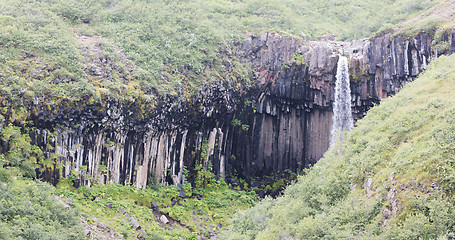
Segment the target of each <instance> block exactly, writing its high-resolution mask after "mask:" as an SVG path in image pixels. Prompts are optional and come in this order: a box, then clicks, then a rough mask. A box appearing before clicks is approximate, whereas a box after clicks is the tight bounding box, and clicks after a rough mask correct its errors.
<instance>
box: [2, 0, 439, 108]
mask: <svg viewBox="0 0 455 240" xmlns="http://www.w3.org/2000/svg"><path fill="white" fill-rule="evenodd" d="M434 2H435V1H434V0H418V1H415V0H413V1H411V0H400V1H392V0H389V1H381V2H378V1H374V0H356V1H353V0H340V1H337V2H336V3H334V2H333V1H316V0H311V1H303V2H302V1H297V0H286V1H278V0H267V1H257V0H244V1H234V0H216V1H203V0H191V1H164V0H159V1H152V2H150V1H146V0H138V1H131V0H123V1H119V0H116V1H112V0H102V1H92V0H78V1H76V0H46V1H28V0H14V1H13V0H4V1H1V2H0V76H1V80H2V81H1V84H0V87H1V88H0V90H1V91H2V96H6V97H3V99H0V100H2V101H3V102H5V103H4V104H3V105H8V104H7V103H6V102H9V103H10V104H14V102H15V101H16V102H17V101H25V102H27V101H28V102H27V103H28V104H31V102H33V101H32V99H33V97H37V98H38V99H41V100H42V101H44V102H50V101H54V102H55V103H56V104H57V105H58V104H60V103H62V102H63V103H66V102H68V101H69V102H72V101H78V100H80V99H81V98H84V100H89V99H90V98H91V99H92V100H91V101H92V102H93V101H95V102H96V101H98V100H100V99H102V98H103V97H106V95H107V96H113V97H116V98H122V97H124V96H123V95H124V93H125V92H127V93H133V94H132V95H134V96H137V95H140V94H137V93H139V92H145V93H147V94H150V89H151V88H155V89H157V90H159V91H161V93H169V92H173V89H175V88H179V87H180V84H181V83H182V82H187V83H188V84H187V85H189V86H190V87H191V88H192V89H191V91H194V89H197V87H198V86H200V84H201V83H203V82H205V81H210V80H216V79H226V78H227V79H228V80H229V79H242V78H248V73H247V72H245V71H244V69H242V67H241V66H240V65H239V64H238V63H236V61H235V60H234V62H233V63H231V64H234V69H233V70H230V71H227V70H224V69H223V67H222V61H223V60H222V56H220V54H219V51H220V50H221V49H222V50H223V51H227V52H229V47H227V46H225V43H227V42H229V41H232V40H233V39H238V38H239V37H244V36H245V35H246V33H247V32H251V31H253V32H257V31H264V30H267V31H278V32H281V33H284V34H293V35H295V36H300V35H302V34H303V35H306V36H308V37H311V38H316V37H318V36H320V35H322V34H325V33H327V32H331V33H336V34H339V35H340V37H341V38H342V39H355V38H361V37H367V36H370V35H371V34H372V33H373V32H375V31H377V30H378V29H379V28H381V27H382V26H384V25H387V24H389V25H390V24H394V23H397V22H399V21H400V20H403V19H404V18H405V17H406V16H408V15H409V14H412V13H414V12H416V11H419V10H421V9H425V8H427V7H428V6H431V5H433V4H434ZM84 21H85V22H87V23H83V22H84ZM80 36H88V37H93V36H101V37H102V39H99V42H98V41H96V42H94V45H96V46H98V49H100V51H95V53H92V54H91V55H92V56H91V57H90V56H88V57H87V56H86V55H87V54H86V53H84V51H83V50H81V49H82V47H81V46H80V45H78V43H77V40H76V39H77V38H78V37H80ZM110 49H115V50H116V51H111V50H110ZM119 52H120V53H124V54H125V55H124V56H125V57H126V58H127V59H129V60H131V63H132V64H133V65H134V66H135V67H133V68H134V71H132V72H131V71H129V70H128V67H127V65H128V64H127V63H125V62H124V61H123V60H122V57H119V55H122V54H119ZM89 55H90V54H89ZM93 55H95V58H96V57H99V58H100V59H105V60H106V59H107V60H109V61H113V62H115V63H116V64H117V65H120V67H115V68H114V69H113V73H112V74H111V75H112V76H111V77H103V78H102V79H101V80H99V79H98V77H97V76H95V77H93V76H92V75H93V73H92V72H91V66H90V63H91V62H93V61H94V57H93ZM206 66H209V68H206ZM125 69H127V70H125ZM182 73H183V74H182ZM57 83H58V84H57ZM124 98H125V99H129V96H126V97H124ZM152 100H153V99H151V98H150V97H147V96H146V101H149V102H150V101H152ZM35 102H36V100H35ZM63 103H62V104H63ZM49 109H55V107H49Z"/></svg>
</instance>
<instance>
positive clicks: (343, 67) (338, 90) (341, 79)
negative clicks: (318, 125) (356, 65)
mask: <svg viewBox="0 0 455 240" xmlns="http://www.w3.org/2000/svg"><path fill="white" fill-rule="evenodd" d="M332 121H333V124H332V129H331V131H330V146H334V145H335V144H337V143H338V142H341V141H342V139H343V132H344V131H349V130H351V129H352V127H353V126H354V120H353V119H352V112H351V88H350V86H349V67H348V59H347V58H346V57H343V56H340V58H339V59H338V66H337V75H336V82H335V102H334V103H333V118H332Z"/></svg>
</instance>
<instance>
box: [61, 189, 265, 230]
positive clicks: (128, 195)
mask: <svg viewBox="0 0 455 240" xmlns="http://www.w3.org/2000/svg"><path fill="white" fill-rule="evenodd" d="M65 186H66V187H65ZM183 188H184V190H185V193H186V195H187V196H188V198H184V199H182V198H180V197H178V196H177V194H178V192H179V190H178V188H177V187H175V186H169V187H164V186H156V187H154V188H151V189H150V188H149V189H145V190H137V189H136V188H135V187H133V186H121V185H118V184H115V185H95V186H93V187H92V188H90V189H89V188H86V187H81V188H79V189H77V190H76V189H71V188H68V185H67V184H65V183H61V184H59V185H58V186H57V190H56V193H57V194H58V195H59V196H60V197H61V198H63V199H66V198H71V199H72V200H73V204H74V208H76V209H77V210H78V211H79V212H81V213H83V214H84V216H85V217H84V218H83V219H84V221H86V222H88V223H89V224H92V225H98V226H99V225H100V223H101V224H104V226H107V227H108V228H109V229H110V230H111V232H112V234H113V235H112V234H111V235H110V236H111V238H118V237H119V236H120V235H123V237H124V238H125V239H137V234H138V233H141V235H142V237H144V238H145V239H181V238H183V239H197V238H198V235H200V236H204V235H205V236H207V237H208V236H210V235H211V234H212V235H213V234H218V233H219V232H220V231H221V230H222V229H223V228H226V227H227V226H228V225H229V223H230V219H231V218H232V217H233V216H234V214H235V213H236V212H237V211H238V210H241V209H246V208H249V207H252V205H253V203H254V202H255V201H256V200H255V199H256V198H255V194H254V193H253V192H251V193H246V192H243V191H234V190H231V189H229V188H228V186H226V185H225V184H224V182H215V181H214V182H212V184H210V185H209V186H206V187H204V188H195V189H192V187H191V185H190V184H185V185H184V186H183ZM198 194H200V195H199V196H202V198H198V197H197V195H198ZM174 199H175V200H178V202H176V203H173V202H172V201H173V200H174ZM151 201H156V203H157V205H158V207H159V211H161V212H160V213H157V212H156V211H155V212H154V211H153V209H152V206H151ZM106 203H111V204H112V208H108V207H106ZM119 207H122V208H123V209H125V210H126V212H127V213H128V214H129V215H130V216H132V217H134V218H135V219H136V220H137V222H138V223H139V224H140V226H141V227H142V230H141V231H138V230H135V229H133V227H132V225H131V224H130V222H129V219H128V217H126V216H125V215H123V214H121V213H120V212H119V210H118V208H119ZM154 214H155V215H154ZM162 214H167V216H168V218H169V217H170V218H169V220H170V221H171V223H169V224H167V225H164V224H162V223H161V222H160V221H159V220H158V219H157V218H159V217H160V216H161V215H162ZM102 230H103V229H98V230H97V231H98V234H100V232H103V231H102ZM104 230H105V229H104ZM104 232H105V231H104ZM100 235H101V234H100Z"/></svg>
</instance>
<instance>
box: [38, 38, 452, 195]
mask: <svg viewBox="0 0 455 240" xmlns="http://www.w3.org/2000/svg"><path fill="white" fill-rule="evenodd" d="M451 39H452V38H450V40H451ZM431 41H432V39H431V37H430V36H428V35H425V34H419V35H417V36H415V37H414V38H413V39H405V38H402V37H392V36H390V35H385V36H381V37H376V38H373V39H364V40H358V41H353V42H335V41H303V40H297V39H294V38H291V37H282V36H280V35H278V34H274V33H262V34H259V35H253V36H251V37H249V38H248V39H245V40H244V41H242V42H237V43H235V47H234V49H236V52H235V53H234V54H235V55H236V56H237V57H238V58H240V59H242V61H243V62H244V63H245V64H246V65H247V67H248V68H249V69H251V72H252V74H253V78H254V81H255V82H254V84H253V86H252V87H250V88H248V89H244V92H241V91H237V90H235V89H236V88H235V87H233V83H230V82H225V81H221V82H220V81H218V82H212V83H210V84H207V85H206V86H204V87H203V88H202V89H201V90H200V92H199V93H197V94H196V95H195V96H194V97H192V98H191V99H189V100H185V99H184V98H165V97H163V98H162V99H161V100H160V101H159V102H158V104H157V105H156V107H155V109H153V110H151V111H150V113H149V115H148V116H147V117H146V118H145V119H141V120H139V119H137V118H136V117H135V116H134V114H133V112H134V111H133V110H132V109H131V106H124V105H122V104H120V103H118V102H115V101H112V102H109V104H108V106H105V108H101V107H99V106H92V105H87V107H85V108H84V109H83V110H80V111H77V110H66V111H62V112H61V113H60V114H59V115H58V116H56V117H55V118H53V119H49V118H46V117H45V114H41V115H40V116H39V118H37V119H36V120H35V121H36V122H37V126H38V130H35V131H34V132H33V133H32V134H31V135H32V139H33V141H34V143H35V144H37V145H38V146H42V147H43V148H45V149H47V154H48V155H49V156H51V155H52V154H54V155H52V156H55V157H56V158H57V159H58V162H60V163H61V164H63V171H62V174H63V177H68V176H69V175H71V174H73V175H75V176H76V177H78V178H79V179H80V181H81V184H92V183H93V182H101V183H122V184H124V183H127V182H129V183H133V184H134V185H136V186H137V187H138V188H144V187H145V186H146V185H147V184H148V183H150V182H151V181H155V182H158V183H163V184H172V183H177V182H181V181H182V180H183V178H184V176H183V169H184V167H186V168H187V169H189V170H192V169H193V168H194V167H195V166H196V165H198V164H202V165H203V166H205V167H208V166H210V167H211V169H212V171H213V172H214V173H215V174H216V176H218V177H222V178H227V180H230V178H229V176H232V175H238V176H239V177H245V178H248V177H255V176H262V175H265V174H271V173H273V172H278V171H284V170H286V169H290V170H292V171H295V172H298V171H300V170H302V169H303V168H305V167H308V166H309V165H311V164H313V163H315V162H316V161H317V160H318V159H319V158H321V157H322V155H323V154H324V152H325V151H326V150H327V149H328V147H329V138H330V128H331V125H332V104H333V101H334V84H335V75H336V65H337V61H338V56H339V55H340V54H341V55H344V56H347V57H348V59H349V66H350V67H349V71H350V79H351V95H352V96H351V99H352V112H353V116H354V119H359V118H361V117H363V116H364V115H365V114H366V111H367V110H368V109H369V108H370V107H371V106H372V105H373V104H374V103H378V102H379V101H380V99H382V98H385V97H388V96H390V95H393V94H394V93H396V92H397V91H399V90H400V88H401V87H403V86H404V85H405V84H406V82H409V81H412V80H413V79H414V78H415V77H416V76H417V75H418V74H419V73H420V72H422V71H424V70H425V68H426V66H427V63H428V61H429V60H430V59H431V57H432V56H433V53H432V49H431ZM100 109H107V111H106V110H100ZM51 132H55V134H53V135H50V133H51ZM45 146H48V147H45ZM73 170H76V171H73ZM190 172H191V171H190ZM42 177H43V178H45V179H48V180H52V179H53V178H55V174H52V172H51V171H43V172H42ZM186 177H187V178H188V177H190V178H191V176H186Z"/></svg>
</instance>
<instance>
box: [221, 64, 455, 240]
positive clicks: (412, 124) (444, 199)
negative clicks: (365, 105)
mask: <svg viewBox="0 0 455 240" xmlns="http://www.w3.org/2000/svg"><path fill="white" fill-rule="evenodd" d="M454 69H455V56H451V57H440V58H439V59H437V60H435V61H434V62H433V63H432V64H431V67H430V68H429V69H428V70H427V71H426V72H425V73H424V74H422V75H421V76H420V77H419V78H418V79H417V80H415V81H414V82H412V83H409V84H408V85H407V86H406V87H405V88H404V89H403V90H402V91H400V92H399V93H398V94H397V95H396V96H394V97H391V98H388V99H385V100H383V101H382V102H381V105H380V106H376V107H374V108H373V109H371V110H370V111H369V112H368V114H367V116H366V117H365V118H364V119H362V120H360V121H358V122H357V127H356V128H355V129H354V130H353V131H352V132H351V133H349V134H348V136H347V138H346V140H345V141H344V143H343V145H342V146H335V147H333V148H332V149H331V150H329V151H328V152H327V153H326V154H325V156H324V158H323V159H321V160H320V161H319V162H318V163H317V164H315V165H314V166H313V167H312V168H311V169H310V170H309V171H307V173H306V174H305V175H304V176H303V177H301V178H300V179H299V181H298V183H296V184H293V185H292V186H290V187H288V188H287V189H286V190H285V192H284V195H283V196H282V197H279V198H277V199H276V200H272V199H265V200H263V201H262V202H261V203H259V204H257V206H255V207H254V208H252V209H249V210H247V211H245V212H242V213H241V214H240V215H239V216H238V217H237V218H236V219H235V220H234V222H233V224H232V225H231V227H230V231H229V232H227V233H225V235H224V237H221V239H353V238H355V239H452V238H453V237H454V236H455V222H454V221H453V219H454V218H455V207H454V206H455V205H454V203H455V197H454V187H455V157H454V156H455V152H454V151H455V121H454V119H455V107H454V106H455V96H454V94H453V93H454V92H455V70H454Z"/></svg>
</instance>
